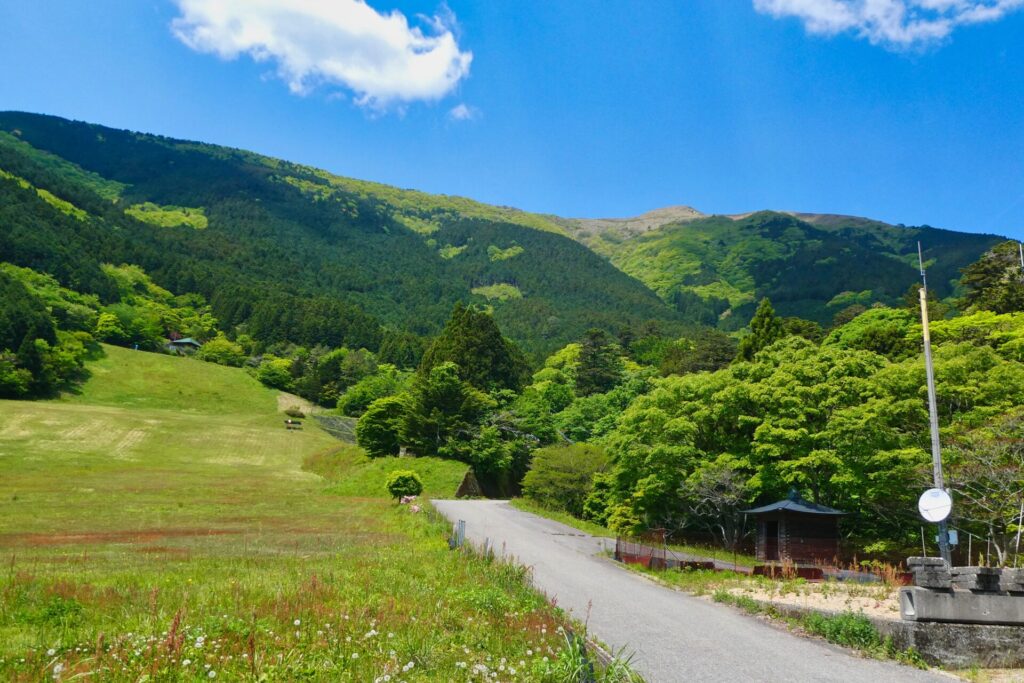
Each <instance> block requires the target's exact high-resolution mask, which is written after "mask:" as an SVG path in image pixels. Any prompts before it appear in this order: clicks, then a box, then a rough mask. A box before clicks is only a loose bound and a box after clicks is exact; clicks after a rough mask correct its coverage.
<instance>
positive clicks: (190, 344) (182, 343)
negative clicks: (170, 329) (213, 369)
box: [167, 337, 203, 354]
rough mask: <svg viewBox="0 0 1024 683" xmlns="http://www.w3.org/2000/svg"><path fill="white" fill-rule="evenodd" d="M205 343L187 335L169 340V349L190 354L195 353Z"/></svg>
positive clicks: (173, 351)
mask: <svg viewBox="0 0 1024 683" xmlns="http://www.w3.org/2000/svg"><path fill="white" fill-rule="evenodd" d="M202 346H203V345H202V344H201V343H200V342H197V341H196V340H195V339H193V338H192V337H185V338H184V339H171V340H170V341H168V342H167V350H168V351H170V352H171V353H179V354H189V353H195V352H196V351H198V350H199V349H200V348H201V347H202Z"/></svg>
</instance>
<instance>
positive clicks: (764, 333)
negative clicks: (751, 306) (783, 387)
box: [736, 298, 786, 360]
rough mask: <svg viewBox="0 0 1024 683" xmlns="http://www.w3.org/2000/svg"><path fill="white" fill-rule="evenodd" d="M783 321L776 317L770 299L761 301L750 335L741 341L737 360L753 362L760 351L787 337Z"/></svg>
mask: <svg viewBox="0 0 1024 683" xmlns="http://www.w3.org/2000/svg"><path fill="white" fill-rule="evenodd" d="M785 334H786V333H785V331H784V330H783V327H782V321H781V320H779V319H778V318H777V317H776V316H775V309H774V308H772V302H770V301H768V299H766V298H765V299H761V303H760V304H758V306H757V312H755V313H754V317H753V318H752V319H751V320H750V334H748V335H747V336H745V337H743V338H742V339H740V344H739V348H738V349H737V355H736V358H737V359H742V360H752V359H753V358H754V356H755V355H756V354H757V352H758V351H760V350H761V349H763V348H765V347H767V346H770V345H772V344H773V343H775V342H776V341H777V340H779V339H781V338H782V337H783V336H784V335H785Z"/></svg>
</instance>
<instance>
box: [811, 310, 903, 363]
mask: <svg viewBox="0 0 1024 683" xmlns="http://www.w3.org/2000/svg"><path fill="white" fill-rule="evenodd" d="M914 325H915V316H914V314H913V313H912V312H911V311H907V310H903V309H893V308H873V309H871V310H869V311H865V312H864V313H861V314H860V315H858V316H857V317H856V318H854V319H853V320H851V321H850V322H848V323H847V324H846V325H843V326H842V327H839V328H837V329H835V330H832V332H830V333H829V335H828V337H827V338H826V339H825V341H824V343H825V344H827V345H829V346H837V347H839V348H843V349H861V350H864V351H872V352H874V353H877V354H879V355H881V356H885V357H886V358H891V359H894V360H895V359H898V358H905V357H907V356H909V355H911V354H915V353H916V352H917V351H918V349H919V348H920V347H921V344H920V342H919V341H918V339H919V338H920V335H917V337H916V338H915V337H914V336H913V332H914ZM918 329H919V328H918Z"/></svg>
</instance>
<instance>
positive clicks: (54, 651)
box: [46, 647, 57, 657]
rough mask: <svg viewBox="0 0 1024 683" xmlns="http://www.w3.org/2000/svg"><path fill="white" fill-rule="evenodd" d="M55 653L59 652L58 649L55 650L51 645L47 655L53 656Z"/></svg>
mask: <svg viewBox="0 0 1024 683" xmlns="http://www.w3.org/2000/svg"><path fill="white" fill-rule="evenodd" d="M55 654H57V651H56V650H54V649H53V648H52V647H51V648H50V649H49V650H47V651H46V656H47V657H52V656H54V655H55Z"/></svg>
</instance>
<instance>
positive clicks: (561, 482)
mask: <svg viewBox="0 0 1024 683" xmlns="http://www.w3.org/2000/svg"><path fill="white" fill-rule="evenodd" d="M608 464H609V463H608V456H607V455H605V453H604V450H603V449H601V448H600V447H598V446H594V445H590V444H573V445H569V446H549V447H547V448H541V449H538V450H536V451H534V453H533V461H532V463H531V466H530V471H529V472H528V473H527V474H526V477H525V478H524V479H523V494H524V495H525V496H527V497H528V498H531V499H533V500H535V501H536V502H538V503H540V504H541V505H544V506H545V507H549V508H551V509H553V510H565V511H566V512H568V513H569V514H571V515H575V516H576V517H582V516H583V511H584V510H583V504H584V501H586V500H587V497H588V496H589V495H590V493H591V490H592V488H593V481H594V476H595V475H596V474H598V473H600V472H604V471H605V469H606V468H607V467H608Z"/></svg>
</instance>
